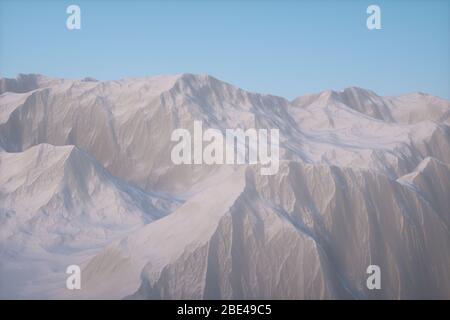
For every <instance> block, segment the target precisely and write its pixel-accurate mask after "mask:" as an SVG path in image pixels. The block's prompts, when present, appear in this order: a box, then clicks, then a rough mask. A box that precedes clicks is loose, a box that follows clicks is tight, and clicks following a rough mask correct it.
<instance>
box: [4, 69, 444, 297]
mask: <svg viewBox="0 0 450 320" xmlns="http://www.w3.org/2000/svg"><path fill="white" fill-rule="evenodd" d="M0 88H1V91H0V92H1V95H0V200H1V201H0V203H1V204H0V257H1V258H0V283H2V287H1V289H0V297H6V298H7V297H45V298H128V299H133V298H152V299H155V298H156V299H159V298H169V299H178V298H184V299H205V298H207V299H214V298H218V299H240V298H246V299H247V298H253V299H258V298H273V299H282V298H285V299H313V298H317V299H322V298H323V299H339V298H369V299H372V298H373V299H378V298H383V299H400V298H446V299H449V298H450V251H449V250H446V248H447V249H448V248H450V231H449V230H450V211H449V210H448V207H449V205H450V204H449V203H448V190H450V120H449V119H450V118H449V117H450V102H449V101H446V100H443V99H440V98H436V97H432V96H429V95H426V94H422V93H415V94H408V95H404V96H399V97H381V96H378V95H377V94H375V93H374V92H372V91H369V90H365V89H360V88H347V89H345V90H343V91H340V92H337V91H325V92H322V93H318V94H313V95H307V96H303V97H299V98H297V99H295V100H294V101H288V100H286V99H284V98H282V97H277V96H272V95H263V94H258V93H251V92H247V91H245V90H242V89H240V88H238V87H236V86H233V85H231V84H228V83H225V82H222V81H220V80H218V79H216V78H214V77H211V76H209V75H193V74H180V75H173V76H158V77H152V78H128V79H122V80H118V81H96V80H95V79H90V78H85V79H82V80H61V79H51V78H47V77H44V76H40V75H20V76H19V77H18V78H17V79H0ZM196 120H201V121H202V123H203V126H204V127H205V128H215V129H219V130H221V131H224V130H225V129H227V128H242V129H248V128H256V129H261V128H263V129H264V128H266V129H271V128H277V129H279V130H280V148H281V150H280V156H281V164H280V169H279V172H278V173H277V174H276V175H273V176H261V175H260V173H259V167H258V165H214V166H208V165H175V164H173V162H172V161H171V159H170V152H171V149H172V147H173V145H174V143H173V142H171V141H170V136H171V133H172V132H173V130H175V129H177V128H186V129H190V130H191V129H192V126H193V122H194V121H196ZM74 263H76V264H79V265H80V266H81V267H82V269H83V273H82V275H83V276H82V288H83V289H82V290H80V291H69V290H67V289H65V277H66V276H67V275H66V274H65V268H66V267H67V266H68V265H70V264H74ZM370 264H376V265H379V266H380V267H381V270H382V289H381V290H368V289H367V287H366V279H367V276H368V275H367V273H366V269H367V267H368V266H369V265H370ZM3 284H4V285H3Z"/></svg>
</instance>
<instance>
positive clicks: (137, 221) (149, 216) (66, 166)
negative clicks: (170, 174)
mask: <svg viewBox="0 0 450 320" xmlns="http://www.w3.org/2000/svg"><path fill="white" fill-rule="evenodd" d="M0 186H1V188H0V202H1V203H2V205H1V207H0V255H1V256H2V263H1V265H0V277H1V282H2V286H1V291H0V296H5V295H15V294H19V292H18V288H15V289H14V290H13V291H10V290H11V288H10V287H9V286H8V283H9V282H10V280H11V277H10V275H11V273H13V274H20V272H22V271H23V272H24V273H27V272H28V270H30V268H31V267H32V266H31V265H29V264H27V266H26V267H25V268H24V266H20V267H19V266H17V263H18V262H19V261H23V259H26V258H27V257H28V258H30V257H36V258H38V257H39V259H42V260H45V259H49V261H52V260H53V261H55V262H56V261H60V262H61V263H63V262H64V263H67V261H70V260H72V259H74V260H77V259H76V257H74V255H75V256H76V254H77V253H83V252H88V251H92V250H94V251H95V250H98V249H99V248H101V247H102V246H104V245H105V244H107V243H109V242H110V241H111V240H112V239H115V238H117V237H120V236H123V235H124V234H126V233H128V232H130V231H131V230H134V229H136V228H138V227H140V226H142V225H144V224H146V223H150V222H151V221H153V220H156V219H159V218H161V217H163V216H164V215H166V214H167V213H168V212H169V211H170V210H172V209H173V208H174V207H176V206H177V205H178V202H177V201H175V199H172V198H170V197H164V196H162V195H161V196H158V195H156V194H154V195H151V194H147V193H145V192H143V191H142V190H140V189H138V188H136V187H133V186H130V185H127V184H126V183H124V182H122V181H120V180H118V179H117V178H114V177H112V176H111V175H110V174H109V173H108V172H107V171H106V170H105V169H104V168H103V167H101V166H100V165H99V164H98V163H97V162H96V161H95V160H94V159H93V158H91V157H90V156H89V155H87V154H85V153H84V152H82V151H81V150H79V149H77V148H76V147H74V146H64V147H54V146H51V145H46V144H40V145H38V146H35V147H32V148H29V149H27V150H26V151H24V152H21V153H5V152H2V153H0ZM65 259H67V260H65ZM67 266H68V264H67V265H66V266H65V267H67ZM58 267H61V266H60V265H58ZM65 267H63V268H65ZM37 269H38V268H37ZM36 273H37V274H38V273H39V269H38V270H36ZM16 280H17V279H16ZM11 285H12V284H11ZM22 294H25V292H23V293H22Z"/></svg>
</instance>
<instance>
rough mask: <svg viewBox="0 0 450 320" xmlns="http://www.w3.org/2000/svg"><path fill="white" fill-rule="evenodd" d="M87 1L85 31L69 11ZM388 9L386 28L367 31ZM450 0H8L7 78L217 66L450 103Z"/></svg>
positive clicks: (243, 77)
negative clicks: (69, 23) (372, 8)
mask: <svg viewBox="0 0 450 320" xmlns="http://www.w3.org/2000/svg"><path fill="white" fill-rule="evenodd" d="M70 4H77V5H79V6H80V8H81V25H82V28H81V30H74V31H69V30H67V29H66V19H67V16H68V15H67V14H66V8H67V6H68V5H70ZM370 4H377V5H379V6H380V8H381V23H382V30H372V31H370V30H368V29H367V28H366V19H367V16H368V15H367V13H366V8H367V7H368V5H370ZM449 20H450V1H447V0H442V1H439V0H428V1H419V0H412V1H399V0H390V1H378V0H373V1H358V0H354V1H300V0H299V1H293V0H292V1H283V0H281V1H280V0H279V1H270V0H265V1H224V0H222V1H214V0H209V1H206V0H205V1H202V0H194V1H186V0H185V1H138V0H134V1H133V0H131V1H130V0H129V1H119V0H115V1H104V0H97V1H95V0H94V1H92V0H90V1H81V0H73V1H62V0H59V1H58V0H49V1H38V0H33V1H23V0H18V1H17V0H16V1H10V0H0V75H1V76H3V77H15V76H16V75H17V74H18V73H41V74H45V75H49V76H55V77H63V78H82V77H85V76H91V77H95V78H97V79H100V80H107V79H119V78H123V77H136V76H152V75H158V74H174V73H183V72H190V73H201V74H204V73H207V74H211V75H213V76H215V77H217V78H219V79H222V80H225V81H227V82H231V83H233V84H236V85H238V86H240V87H242V88H244V89H247V90H251V91H257V92H261V93H272V94H276V95H281V96H284V97H286V98H289V99H292V98H294V97H296V96H299V95H303V94H306V93H311V92H318V91H322V90H326V89H337V90H339V89H343V88H345V87H347V86H359V87H363V88H369V89H372V90H374V91H375V92H377V93H379V94H382V95H397V94H402V93H407V92H412V91H422V92H427V93H430V94H433V95H437V96H440V97H443V98H446V99H449V98H450V25H449V23H450V22H449Z"/></svg>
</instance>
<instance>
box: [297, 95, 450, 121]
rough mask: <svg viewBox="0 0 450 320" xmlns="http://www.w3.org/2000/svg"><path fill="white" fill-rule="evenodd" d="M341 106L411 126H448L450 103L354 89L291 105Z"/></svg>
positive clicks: (427, 98)
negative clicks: (388, 95) (384, 95)
mask: <svg viewBox="0 0 450 320" xmlns="http://www.w3.org/2000/svg"><path fill="white" fill-rule="evenodd" d="M321 102H325V103H342V104H344V105H346V106H347V107H349V108H351V109H353V110H355V111H358V112H360V113H362V114H365V115H367V116H370V117H372V118H374V119H378V120H383V121H386V122H396V123H402V124H414V123H418V122H421V121H426V120H430V121H436V122H440V123H445V124H447V125H450V102H449V101H447V100H444V99H441V98H438V97H433V96H431V95H428V94H425V93H421V92H417V93H411V94H406V95H402V96H398V97H381V96H379V95H377V94H376V93H375V92H373V91H370V90H365V89H362V88H357V87H350V88H346V89H344V90H342V91H324V92H322V93H317V94H311V95H307V96H303V97H298V98H296V99H294V101H293V102H292V103H293V105H295V106H297V107H300V108H307V107H308V106H310V105H312V104H315V103H321Z"/></svg>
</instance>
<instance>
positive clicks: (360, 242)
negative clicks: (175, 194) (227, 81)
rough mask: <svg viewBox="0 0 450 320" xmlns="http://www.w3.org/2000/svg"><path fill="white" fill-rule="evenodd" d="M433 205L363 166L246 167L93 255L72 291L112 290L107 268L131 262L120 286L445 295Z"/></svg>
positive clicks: (144, 293) (241, 293)
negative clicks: (372, 273)
mask: <svg viewBox="0 0 450 320" xmlns="http://www.w3.org/2000/svg"><path fill="white" fill-rule="evenodd" d="M446 173H447V174H448V173H449V172H448V170H447V172H446ZM218 190H220V191H221V192H220V194H219V193H218ZM225 191H227V192H225ZM212 195H216V196H215V197H214V201H212V200H211V197H212ZM217 204H218V205H217ZM194 207H195V208H196V209H194V210H193V208H194ZM436 213H437V211H435V210H434V208H432V207H431V206H429V205H428V203H427V202H426V201H424V200H423V199H422V198H421V197H420V196H418V195H417V194H416V193H415V192H414V191H412V190H411V189H410V188H408V187H405V186H403V185H402V184H399V183H397V182H396V181H393V180H390V179H388V178H386V177H385V176H382V175H379V174H376V173H373V172H371V171H365V170H357V171H355V170H352V169H340V168H337V167H327V166H316V165H308V164H303V163H298V162H284V163H283V165H282V168H281V172H280V173H279V174H278V175H275V176H270V177H267V176H260V175H259V174H258V171H257V170H256V169H255V168H252V167H248V168H247V170H245V171H244V170H238V171H236V172H234V173H233V174H231V175H230V176H229V178H227V179H226V180H224V182H223V183H221V184H219V185H217V186H214V187H212V188H210V189H208V190H205V191H204V192H203V193H201V194H199V195H197V196H195V198H193V199H190V200H189V201H188V202H186V203H185V204H184V205H183V206H182V207H180V208H179V209H178V210H176V211H175V212H174V213H173V214H171V215H169V216H168V217H166V218H164V219H161V220H159V221H158V222H155V223H153V224H150V225H148V226H146V227H144V228H142V229H140V230H138V231H136V232H135V233H133V234H131V235H130V236H127V237H126V238H124V239H123V240H122V241H120V242H117V243H115V244H113V245H111V246H109V247H108V248H107V249H105V250H104V251H103V252H102V253H100V254H99V255H97V256H96V257H95V258H93V259H92V260H91V261H90V262H89V263H88V264H87V266H86V267H85V271H84V272H85V274H88V277H87V279H86V282H85V283H84V285H85V287H84V290H83V292H82V293H81V297H83V296H84V295H86V296H84V297H91V294H92V295H93V296H97V297H103V293H107V294H106V295H107V296H108V295H109V294H110V293H111V292H117V290H115V289H114V288H116V287H120V288H124V287H123V283H121V282H120V281H119V282H118V283H112V282H111V281H109V282H108V281H106V279H107V278H109V279H122V278H123V277H121V275H123V274H128V275H130V274H133V273H134V275H133V276H130V277H129V278H128V280H130V278H131V279H134V280H133V281H131V283H132V284H133V285H130V282H127V284H128V285H129V286H128V287H127V290H125V291H120V294H121V295H124V294H126V293H128V294H130V296H129V297H128V298H140V299H142V298H150V299H160V298H163V299H179V298H188V299H202V298H203V299H205V298H206V299H217V298H221V299H224V298H226V299H242V298H244V299H270V298H272V299H322V298H384V299H417V298H444V297H448V296H449V294H450V291H449V288H450V272H449V269H448V266H449V265H450V253H449V251H448V250H441V249H440V248H447V247H448V246H449V245H450V233H449V231H448V228H447V226H446V225H445V223H444V222H443V221H442V219H440V217H439V216H438V215H437V214H436ZM446 215H447V216H448V213H446ZM187 217H189V218H187ZM169 226H172V227H169ZM163 230H171V232H170V233H169V234H168V233H167V232H164V231H163ZM181 230H191V231H192V232H188V233H185V232H183V231H181ZM182 235H183V236H182ZM437 244H439V245H438V246H437ZM371 264H376V265H379V266H380V267H381V270H383V273H382V277H383V287H382V289H381V290H379V291H378V290H375V291H370V290H368V289H367V288H366V287H365V280H366V277H367V274H366V268H367V267H368V266H369V265H371ZM100 270H101V271H100ZM105 270H107V271H106V276H105ZM141 270H142V272H141ZM91 281H92V283H90V282H91ZM123 281H124V280H122V282H123ZM139 283H140V285H139ZM99 285H101V286H102V288H101V290H100V292H99V291H97V290H98V288H99V287H98V286H99ZM138 285H139V286H138ZM133 291H135V292H134V293H133Z"/></svg>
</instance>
